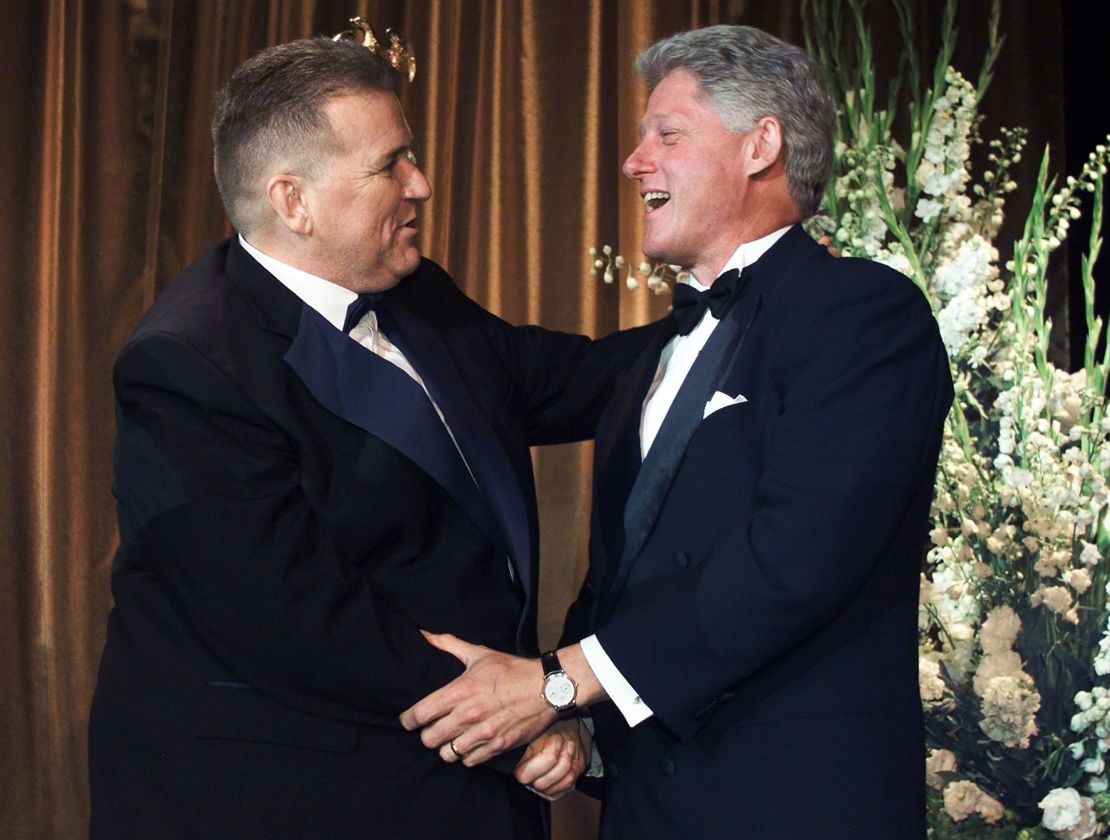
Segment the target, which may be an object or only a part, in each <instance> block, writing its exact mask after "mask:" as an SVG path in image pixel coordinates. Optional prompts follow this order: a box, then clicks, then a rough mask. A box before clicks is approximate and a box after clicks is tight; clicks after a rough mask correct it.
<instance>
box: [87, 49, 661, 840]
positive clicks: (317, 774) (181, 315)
mask: <svg viewBox="0 0 1110 840" xmlns="http://www.w3.org/2000/svg"><path fill="white" fill-rule="evenodd" d="M397 78H398V77H397V73H396V72H395V71H394V69H393V68H392V67H390V66H389V64H388V63H386V61H385V60H383V59H381V58H379V57H378V56H376V55H374V54H373V53H371V52H370V51H368V50H367V49H365V48H363V47H361V46H357V45H355V44H354V43H351V42H345V41H344V42H333V41H331V40H328V39H313V40H308V41H298V42H295V43H292V44H287V45H283V46H279V47H274V48H271V49H268V50H265V51H263V52H262V53H260V54H259V55H257V56H255V57H254V58H252V59H250V60H248V61H247V62H246V63H244V64H243V65H242V66H241V67H240V68H239V69H238V70H237V71H236V72H235V74H234V75H233V77H232V79H231V81H230V82H229V84H228V85H227V87H226V88H225V89H224V90H223V91H222V92H221V95H220V98H219V101H218V104H217V107H216V112H215V117H214V120H213V140H214V147H215V165H216V178H217V181H218V184H219V188H220V194H221V197H222V199H223V202H224V206H225V208H226V209H227V212H228V215H229V217H230V218H231V220H232V223H233V225H234V227H235V229H236V231H237V233H236V234H235V235H234V236H233V237H232V238H231V239H229V240H227V241H225V242H223V243H222V244H220V245H218V246H216V247H215V248H213V249H212V250H210V251H208V252H207V253H206V254H204V255H203V256H201V257H200V258H199V259H198V260H197V261H196V262H194V263H193V264H192V265H190V266H189V267H188V268H186V269H185V270H184V272H183V273H182V274H181V276H179V277H178V278H177V279H176V280H175V281H174V282H173V284H172V285H171V286H170V287H169V288H168V289H167V290H166V291H165V293H164V294H162V295H161V296H160V297H159V299H158V300H157V302H156V303H155V304H154V306H153V307H152V308H151V309H150V311H149V312H148V313H147V314H146V315H145V316H144V318H143V319H142V321H141V323H140V324H139V326H138V327H137V329H136V331H135V333H134V334H133V336H132V337H131V338H130V340H129V341H128V342H127V344H126V346H125V347H124V348H123V350H122V352H121V353H120V356H119V358H118V360H117V363H116V367H115V372H114V381H115V389H116V398H117V423H118V434H117V439H116V446H115V451H114V463H115V482H114V492H115V495H116V497H117V500H118V511H119V526H120V546H119V551H118V554H117V557H116V561H115V565H114V568H113V574H112V588H113V595H114V598H115V607H114V609H113V611H112V614H111V616H110V618H109V626H108V638H107V642H106V646H105V650H104V655H103V659H102V662H101V667H100V673H99V680H98V684H97V688H96V693H95V698H94V701H93V708H92V713H91V721H90V746H89V749H90V778H91V782H90V785H91V797H92V821H91V826H92V828H91V833H92V836H93V837H94V838H112V840H117V838H140V837H141V838H154V837H157V838H172V837H211V838H216V837H228V838H231V837H234V838H255V837H257V838H266V840H274V838H329V840H335V838H355V837H357V838H366V837H374V838H405V839H406V840H408V839H409V838H438V837H452V838H459V837H462V838H483V840H486V838H538V837H542V836H543V835H544V813H545V812H544V810H543V809H544V807H545V803H543V802H542V801H541V799H540V798H538V797H537V796H535V795H534V792H532V791H529V790H527V789H526V788H525V786H524V784H523V783H527V784H528V785H530V786H531V787H532V788H533V789H534V790H535V791H540V792H541V793H543V792H546V793H547V794H549V795H557V794H559V793H561V792H563V791H565V790H566V789H569V787H570V786H572V785H573V782H574V778H575V776H576V774H577V772H578V771H579V770H580V769H581V766H582V756H581V753H580V752H579V751H576V748H575V743H574V741H573V739H572V738H570V737H569V736H566V735H563V734H558V733H557V734H555V735H554V736H547V735H544V736H542V737H540V738H538V739H537V740H536V741H535V742H533V743H532V744H530V745H529V746H528V748H527V749H526V750H525V751H524V753H523V758H521V759H520V764H519V765H518V766H516V769H515V774H516V778H515V779H514V764H515V759H516V758H519V757H520V756H519V755H518V756H513V757H512V759H511V760H509V761H508V762H507V763H506V764H503V765H502V766H500V767H499V768H497V767H482V768H477V769H469V768H465V767H463V766H462V765H459V764H455V765H448V764H445V763H443V762H441V761H439V759H438V758H437V757H436V756H435V755H433V754H430V753H428V752H427V750H425V749H424V748H423V746H422V745H421V743H420V741H419V738H418V737H417V736H416V735H414V734H411V733H408V732H406V731H404V730H403V729H402V728H401V727H400V725H399V724H398V721H397V716H398V714H399V713H400V712H401V710H402V709H404V708H405V707H406V706H408V705H410V704H412V703H413V702H415V701H416V700H417V699H419V698H420V697H421V696H423V695H425V694H427V693H428V692H430V691H432V690H433V689H434V688H436V687H437V686H440V685H443V684H445V683H447V682H448V681H449V680H450V679H451V678H452V677H454V676H456V675H457V674H459V673H460V672H461V671H462V668H461V667H460V666H459V664H458V662H457V661H456V660H455V659H454V657H452V656H450V655H448V654H445V653H443V652H441V651H440V650H438V649H436V648H435V647H433V646H432V645H430V644H429V643H428V642H427V641H426V640H425V638H424V637H423V636H422V635H421V629H428V630H433V631H450V632H451V633H455V634H457V635H459V636H461V637H464V638H468V639H472V640H475V641H477V642H480V643H481V644H483V645H488V646H489V647H491V648H496V649H499V650H503V651H515V652H517V653H522V654H526V653H529V652H532V653H534V652H535V650H536V625H535V619H536V610H535V603H536V589H537V570H536V552H537V546H538V540H537V518H536V501H535V493H534V487H533V478H532V471H531V461H530V458H529V449H528V447H529V446H530V445H532V444H541V443H550V442H558V441H567V440H574V439H581V438H584V437H588V436H591V435H592V433H593V430H594V428H595V425H596V421H597V419H598V416H599V414H600V411H601V408H602V406H603V404H604V401H605V399H607V397H608V395H609V392H610V391H611V387H612V383H613V379H614V374H615V373H616V371H617V370H618V368H619V366H620V365H621V364H624V363H625V362H629V361H631V360H633V359H634V358H635V357H636V355H637V354H638V353H639V352H640V350H641V349H642V348H643V346H644V343H645V335H646V333H643V332H640V333H638V334H637V333H632V334H625V335H618V336H615V337H613V338H611V339H607V340H604V341H599V342H591V341H589V340H588V339H586V338H584V337H581V336H570V335H565V334H558V333H553V332H549V331H545V330H541V329H538V328H534V327H513V326H510V325H509V324H507V323H505V322H503V321H501V320H500V319H498V318H496V317H494V316H493V315H491V314H490V313H488V312H486V311H484V310H483V309H481V308H480V307H479V306H478V305H477V304H475V303H474V302H473V301H471V300H469V299H468V298H466V297H465V296H464V295H463V294H462V293H461V292H460V291H459V290H458V289H457V288H456V286H455V285H454V283H453V281H452V280H451V278H450V277H448V275H447V274H446V273H445V272H444V271H443V270H442V269H440V268H439V267H438V266H436V265H435V264H433V263H431V262H429V261H427V260H423V259H421V257H420V254H419V252H418V250H417V246H416V244H415V239H416V236H417V232H418V228H417V221H418V218H419V207H420V204H421V203H422V202H423V201H424V200H426V199H427V198H428V196H429V186H428V182H427V180H426V179H425V178H424V175H423V173H422V172H421V171H420V169H419V168H418V166H417V164H416V162H415V158H414V157H413V154H412V143H413V140H412V136H411V133H410V131H409V128H408V125H407V124H406V122H405V119H404V116H403V114H402V112H401V108H400V104H399V102H398V100H397V97H396V95H395V93H394V90H395V87H396V84H397Z"/></svg>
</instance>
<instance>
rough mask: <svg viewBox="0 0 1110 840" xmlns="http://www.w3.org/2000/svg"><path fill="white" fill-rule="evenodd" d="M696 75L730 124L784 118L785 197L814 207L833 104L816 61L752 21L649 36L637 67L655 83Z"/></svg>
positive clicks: (749, 125) (828, 159)
mask: <svg viewBox="0 0 1110 840" xmlns="http://www.w3.org/2000/svg"><path fill="white" fill-rule="evenodd" d="M680 68H681V69H684V70H686V71H688V72H689V73H691V74H692V75H693V76H694V78H696V79H697V81H698V87H699V89H700V91H701V93H702V96H703V97H704V104H705V105H706V106H708V107H709V108H711V109H712V110H713V111H715V112H716V113H717V115H718V116H719V117H720V118H721V122H723V123H724V125H725V127H726V128H728V129H729V130H731V131H740V132H743V131H751V129H753V128H754V127H755V124H756V123H757V122H758V121H759V120H760V119H762V118H763V117H766V116H774V117H777V118H778V120H779V122H780V123H781V124H782V132H783V146H784V162H785V165H786V180H787V184H788V185H789V188H790V197H791V198H792V199H793V200H794V203H795V204H797V205H798V207H799V208H800V209H801V211H802V213H803V214H805V216H807V217H808V216H812V215H813V214H814V213H815V212H817V208H818V207H819V206H820V204H821V198H822V196H823V195H824V191H825V183H826V182H827V181H828V177H829V170H830V169H831V167H832V138H833V120H834V118H835V110H834V108H833V103H832V96H831V94H830V93H829V86H828V82H827V80H826V78H825V74H824V72H823V71H822V70H821V68H820V67H819V66H818V65H817V64H816V63H815V62H814V61H813V60H812V59H811V58H810V57H809V56H808V55H806V54H805V52H803V51H802V50H801V49H799V48H798V47H795V46H793V45H792V44H787V43H785V42H784V41H780V40H779V39H778V38H775V37H774V36H772V35H768V34H767V33H766V32H763V31H762V30H759V29H754V28H752V27H750V26H708V27H706V28H704V29H695V30H692V31H690V32H680V33H679V34H677V35H672V36H671V37H669V38H664V39H663V40H661V41H657V42H656V43H654V44H652V45H651V46H650V47H648V48H647V49H646V50H644V51H643V52H642V53H640V55H639V57H638V58H637V59H636V72H637V73H639V74H640V76H641V77H642V78H643V79H644V81H645V82H647V84H648V87H649V88H652V89H654V88H655V86H656V85H658V84H659V83H660V82H661V81H662V80H663V78H664V77H665V76H666V75H667V74H668V73H670V72H671V71H672V70H677V69H680Z"/></svg>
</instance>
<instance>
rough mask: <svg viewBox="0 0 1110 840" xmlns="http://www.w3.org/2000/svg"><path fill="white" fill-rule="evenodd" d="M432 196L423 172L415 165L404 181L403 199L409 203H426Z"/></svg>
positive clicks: (430, 187) (429, 185)
mask: <svg viewBox="0 0 1110 840" xmlns="http://www.w3.org/2000/svg"><path fill="white" fill-rule="evenodd" d="M431 196H432V186H431V184H429V183H428V179H427V178H426V177H424V172H423V170H422V169H421V168H420V167H419V166H417V165H416V164H415V163H414V164H412V169H411V171H410V172H409V177H408V179H407V180H406V181H405V198H407V199H409V200H410V201H427V200H428V199H429V198H431Z"/></svg>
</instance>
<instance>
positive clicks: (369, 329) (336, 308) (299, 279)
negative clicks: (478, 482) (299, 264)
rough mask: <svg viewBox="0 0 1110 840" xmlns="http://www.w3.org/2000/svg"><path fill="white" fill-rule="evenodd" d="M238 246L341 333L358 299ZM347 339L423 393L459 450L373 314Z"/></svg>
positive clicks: (327, 282)
mask: <svg viewBox="0 0 1110 840" xmlns="http://www.w3.org/2000/svg"><path fill="white" fill-rule="evenodd" d="M239 244H240V245H242V246H243V249H244V250H245V251H246V252H247V253H248V254H250V255H251V256H252V257H254V258H255V259H256V260H257V261H258V263H259V264H260V265H261V266H262V267H263V268H264V269H266V270H267V271H268V272H270V273H271V274H272V275H274V277H276V278H277V279H278V281H279V282H280V283H281V284H282V285H283V286H285V288H287V289H289V291H291V292H292V293H293V294H295V295H296V296H297V297H299V298H300V299H301V300H302V301H304V302H305V303H306V304H307V305H308V306H311V307H312V308H313V309H315V310H316V311H317V312H319V313H320V314H321V315H322V316H324V318H326V319H327V321H328V323H330V324H331V325H332V326H333V327H335V328H336V329H337V330H341V329H343V325H344V322H345V321H346V320H347V308H348V307H349V306H350V305H351V304H352V303H354V302H355V299H356V298H358V295H357V294H356V293H355V292H352V291H351V290H350V289H345V288H343V287H342V286H339V285H336V284H335V283H332V282H331V281H330V280H325V279H324V278H323V277H317V276H316V275H315V274H309V273H308V272H307V271H301V270H300V269H299V268H294V267H293V266H291V265H287V264H286V263H283V262H282V261H281V260H277V259H274V258H273V257H271V256H270V255H269V254H264V253H262V252H261V251H259V250H258V249H257V248H255V247H254V246H253V245H251V244H250V243H249V242H247V240H246V239H244V238H243V234H239ZM349 335H350V336H351V338H352V339H354V340H355V341H357V342H358V343H359V344H361V345H362V346H363V347H365V348H366V349H367V350H369V351H370V352H371V353H373V354H374V355H376V356H379V357H380V358H382V359H385V360H386V361H387V362H389V363H390V364H393V365H396V366H397V367H399V368H400V369H401V370H403V371H404V372H405V373H407V374H408V375H409V376H411V377H412V378H413V379H414V380H415V381H416V383H417V384H418V385H419V386H420V387H421V388H423V389H424V393H425V394H427V395H428V399H429V400H430V401H431V403H432V408H434V409H435V410H436V414H438V415H439V419H440V420H441V421H442V422H443V427H444V428H445V429H447V434H449V435H450V436H451V440H452V441H454V443H455V448H456V449H459V443H458V441H456V440H455V434H454V432H452V431H451V427H450V426H449V425H448V424H447V419H446V418H445V417H444V416H443V412H442V411H440V409H439V406H438V405H437V404H436V401H435V398H434V397H433V396H432V395H431V393H430V392H429V391H428V388H427V386H426V385H425V384H424V380H423V379H421V378H420V374H419V373H417V372H416V368H414V367H413V366H412V364H411V363H410V362H409V360H408V359H406V358H405V354H404V353H402V352H401V351H400V350H399V349H398V348H397V347H395V346H394V345H393V344H392V343H390V341H389V339H388V338H387V337H386V335H385V333H383V332H382V331H381V330H379V329H378V316H377V313H376V312H374V311H373V310H370V311H369V312H367V313H366V314H365V315H363V316H362V320H360V321H359V322H358V324H357V325H356V326H355V328H354V329H352V330H351V332H350V333H349ZM459 457H460V458H462V460H463V463H464V464H466V468H467V470H468V471H469V470H470V465H469V464H467V463H466V457H465V456H464V455H463V453H462V450H461V449H459ZM470 476H471V478H473V477H474V473H473V472H471V474H470Z"/></svg>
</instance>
